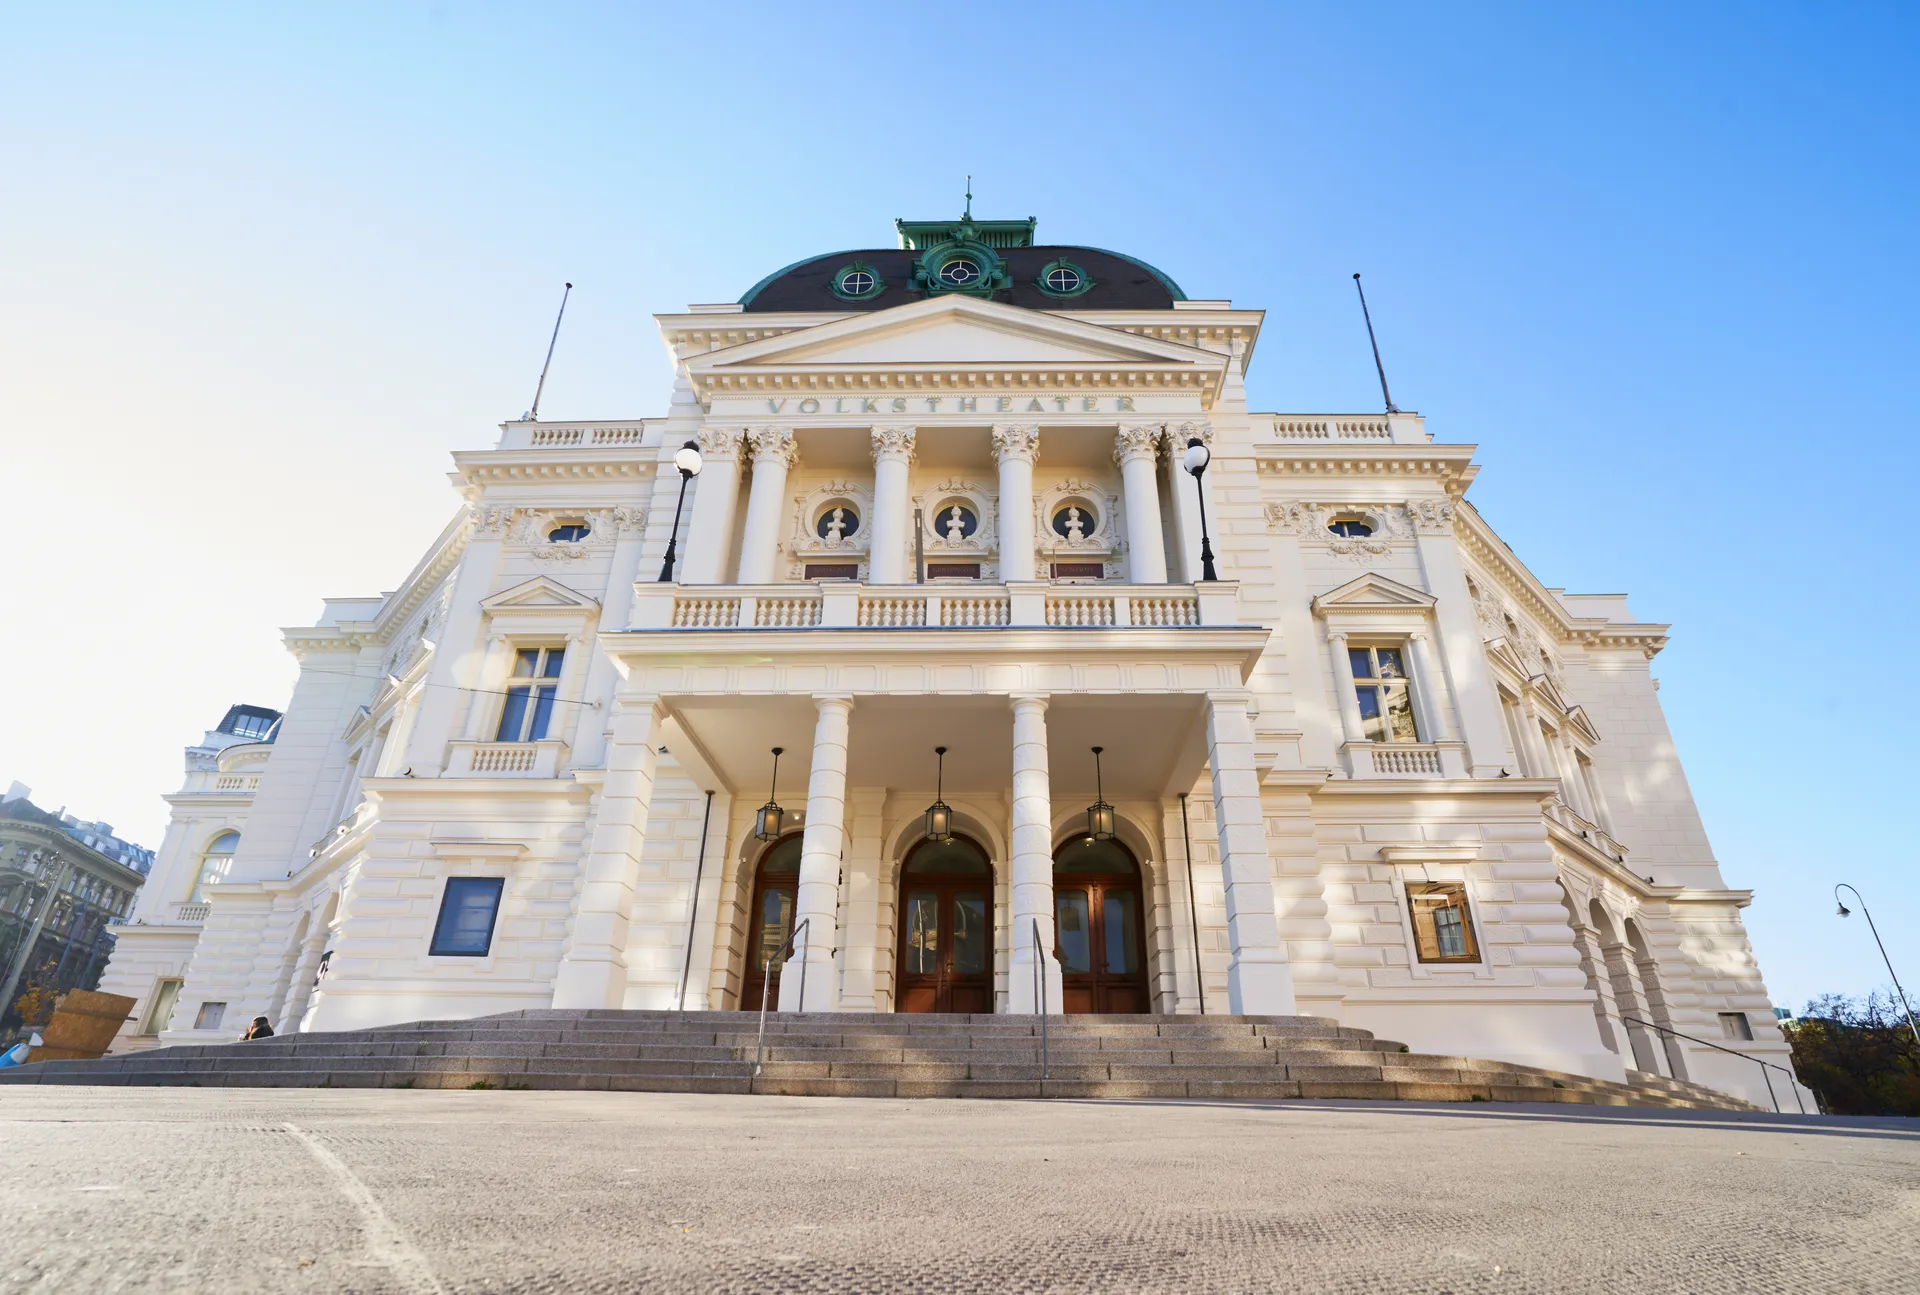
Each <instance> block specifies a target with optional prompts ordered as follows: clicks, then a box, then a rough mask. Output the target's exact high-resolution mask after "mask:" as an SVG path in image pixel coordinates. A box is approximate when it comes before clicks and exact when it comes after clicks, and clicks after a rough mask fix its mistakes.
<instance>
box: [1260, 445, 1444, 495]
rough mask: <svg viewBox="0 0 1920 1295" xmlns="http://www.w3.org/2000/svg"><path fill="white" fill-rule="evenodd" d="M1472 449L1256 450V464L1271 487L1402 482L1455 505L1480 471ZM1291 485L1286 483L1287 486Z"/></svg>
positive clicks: (1357, 447)
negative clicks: (1441, 491)
mask: <svg viewBox="0 0 1920 1295" xmlns="http://www.w3.org/2000/svg"><path fill="white" fill-rule="evenodd" d="M1477 448H1478V447H1477V446H1473V445H1390V444H1389V445H1342V446H1339V447H1338V448H1334V447H1331V446H1318V445H1259V446H1256V447H1254V459H1255V460H1256V462H1257V463H1258V464H1259V469H1260V473H1261V475H1262V476H1263V477H1265V478H1267V479H1268V480H1269V481H1273V482H1276V483H1277V482H1278V481H1280V480H1288V485H1289V487H1290V488H1291V487H1292V486H1293V482H1294V481H1295V480H1299V481H1305V480H1309V479H1311V480H1315V481H1321V480H1327V479H1337V478H1342V477H1346V478H1364V479H1367V483H1368V488H1369V489H1377V488H1378V484H1377V483H1378V479H1379V478H1381V477H1399V478H1401V479H1402V480H1406V481H1435V482H1438V483H1439V484H1440V485H1441V486H1442V487H1444V488H1445V489H1446V492H1447V493H1448V494H1449V495H1451V496H1453V497H1454V498H1455V499H1458V498H1459V497H1460V496H1462V495H1464V494H1465V493H1466V491H1467V487H1468V486H1470V485H1472V484H1473V478H1474V476H1475V474H1477V473H1478V472H1479V471H1480V469H1479V468H1478V467H1477V466H1476V465H1475V464H1474V462H1473V452H1474V450H1475V449H1477ZM1289 479H1290V480H1289Z"/></svg>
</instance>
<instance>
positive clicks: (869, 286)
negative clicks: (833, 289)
mask: <svg viewBox="0 0 1920 1295" xmlns="http://www.w3.org/2000/svg"><path fill="white" fill-rule="evenodd" d="M879 282H880V281H879V280H878V279H876V278H874V277H873V275H871V274H869V273H868V272H867V271H865V270H848V271H846V272H845V273H844V274H842V275H841V276H840V291H841V292H842V293H844V294H845V295H846V296H849V297H864V296H866V295H867V294H868V293H869V292H872V291H873V289H874V285H876V284H878V283H879Z"/></svg>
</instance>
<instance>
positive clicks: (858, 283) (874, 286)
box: [833, 261, 887, 301]
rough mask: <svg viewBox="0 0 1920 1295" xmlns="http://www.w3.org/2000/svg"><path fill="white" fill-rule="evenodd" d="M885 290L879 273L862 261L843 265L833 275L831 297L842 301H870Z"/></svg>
mask: <svg viewBox="0 0 1920 1295" xmlns="http://www.w3.org/2000/svg"><path fill="white" fill-rule="evenodd" d="M886 290H887V284H886V280H884V279H882V278H881V277H880V272H879V271H878V270H876V269H874V268H873V267H872V266H871V265H868V264H867V263H866V262H864V261H855V262H854V263H853V264H852V265H843V266H841V267H840V268H839V269H838V270H835V271H834V273H833V295H834V296H836V297H838V298H840V300H842V301H871V300H872V299H873V298H875V297H877V296H879V295H880V294H881V293H883V292H885V291H886Z"/></svg>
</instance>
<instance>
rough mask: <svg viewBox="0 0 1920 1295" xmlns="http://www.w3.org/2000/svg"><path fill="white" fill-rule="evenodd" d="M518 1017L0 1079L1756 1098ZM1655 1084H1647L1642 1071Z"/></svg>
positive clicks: (748, 1023) (1138, 1031) (1347, 1057)
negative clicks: (760, 1037) (758, 1058)
mask: <svg viewBox="0 0 1920 1295" xmlns="http://www.w3.org/2000/svg"><path fill="white" fill-rule="evenodd" d="M758 1025H759V1018H758V1017H757V1016H756V1015H754V1014H752V1013H748V1012H688V1013H684V1014H683V1013H679V1012H618V1011H553V1010H529V1011H523V1012H511V1013H507V1014H504V1015H500V1016H484V1017H478V1018H475V1019H471V1020H461V1021H417V1022H413V1023H410V1024H406V1025H393V1026H385V1027H381V1028H378V1029H370V1030H353V1031H347V1032H343V1033H337V1034H296V1035H283V1036H280V1037H277V1038H273V1039H264V1040H259V1041H257V1042H251V1043H222V1044H193V1045H184V1046H177V1047H168V1048H154V1049H151V1050H149V1051H145V1052H136V1053H129V1054H126V1055H123V1056H117V1057H106V1058H103V1059H101V1060H98V1061H46V1062H37V1063H34V1064H30V1065H27V1066H23V1067H18V1068H15V1069H11V1070H0V1084H19V1083H43V1084H149V1085H204V1086H209V1087H211V1086H230V1087H294V1088H315V1087H322V1088H324V1087H337V1088H345V1087H354V1088H562V1089H615V1090H638V1091H650V1092H683V1093H685V1092H692V1093H746V1092H756V1093H771V1094H783V1095H788V1096H809V1097H812V1096H822V1097H828V1096H831V1097H1071V1098H1100V1097H1116V1098H1216V1099H1269V1100H1270V1099H1276V1098H1359V1099H1367V1100H1376V1101H1377V1100H1382V1099H1387V1100H1401V1101H1427V1102H1466V1101H1487V1102H1582V1103H1589V1104H1595V1105H1605V1106H1662V1107H1680V1108H1711V1109H1722V1110H1755V1109H1758V1108H1757V1107H1752V1106H1749V1105H1747V1104H1746V1103H1744V1102H1741V1101H1739V1100H1737V1099H1735V1098H1732V1097H1728V1096H1726V1095H1725V1094H1722V1093H1717V1092H1713V1091H1712V1090H1710V1089H1705V1088H1700V1087H1698V1086H1697V1085H1692V1084H1678V1083H1676V1082H1675V1081H1673V1080H1665V1079H1662V1080H1658V1082H1640V1083H1632V1084H1616V1083H1609V1082H1606V1081H1604V1080H1596V1079H1588V1078H1586V1077H1584V1076H1581V1075H1571V1074H1561V1073H1559V1072H1556V1071H1550V1070H1539V1069H1535V1068H1533V1067H1529V1066H1519V1065H1513V1064H1510V1063H1507V1062H1502V1061H1483V1060H1476V1059H1473V1058H1469V1057H1436V1056H1425V1055H1421V1054H1418V1053H1410V1052H1408V1051H1407V1050H1406V1048H1404V1047H1403V1046H1402V1045H1400V1044H1398V1043H1390V1042H1387V1041H1385V1040H1382V1039H1376V1038H1374V1037H1373V1035H1372V1034H1371V1033H1369V1032H1368V1031H1366V1030H1358V1029H1352V1028H1349V1027H1346V1026H1342V1025H1340V1024H1338V1023H1337V1022H1334V1021H1332V1020H1328V1019H1325V1018H1321V1017H1311V1016H1208V1017H1198V1016H1070V1017H1059V1016H1056V1017H1050V1018H1048V1020H1047V1022H1046V1034H1047V1037H1046V1054H1047V1055H1046V1075H1045V1077H1044V1078H1043V1077H1042V1074H1041V1051H1042V1038H1041V1023H1040V1020H1039V1018H1038V1017H1033V1016H915V1015H881V1016H876V1015H870V1014H857V1015H856V1014H846V1013H839V1014H836V1013H807V1014H797V1013H780V1014H773V1015H769V1016H768V1018H767V1031H766V1041H765V1055H764V1058H763V1061H762V1065H761V1069H760V1073H759V1074H758V1076H755V1075H754V1073H753V1071H754V1056H755V1046H756V1038H757V1028H758ZM1653 1078H1654V1077H1648V1079H1649V1081H1651V1080H1652V1079H1653Z"/></svg>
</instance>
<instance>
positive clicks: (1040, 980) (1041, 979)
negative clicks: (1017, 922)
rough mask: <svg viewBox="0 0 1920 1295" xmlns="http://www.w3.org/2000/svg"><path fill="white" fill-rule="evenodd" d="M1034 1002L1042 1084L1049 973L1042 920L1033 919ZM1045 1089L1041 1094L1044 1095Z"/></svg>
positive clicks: (1044, 1081)
mask: <svg viewBox="0 0 1920 1295" xmlns="http://www.w3.org/2000/svg"><path fill="white" fill-rule="evenodd" d="M1033 1000H1034V1001H1035V1002H1036V1003H1038V1004H1040V1082H1041V1083H1042V1084H1044V1083H1046V1082H1047V973H1046V963H1045V962H1044V961H1042V959H1041V957H1040V919H1039V918H1037V917H1036V918H1034V919H1033ZM1045 1091H1046V1090H1045V1089H1044V1088H1043V1089H1042V1090H1041V1092H1042V1093H1043V1094H1044V1093H1045Z"/></svg>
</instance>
